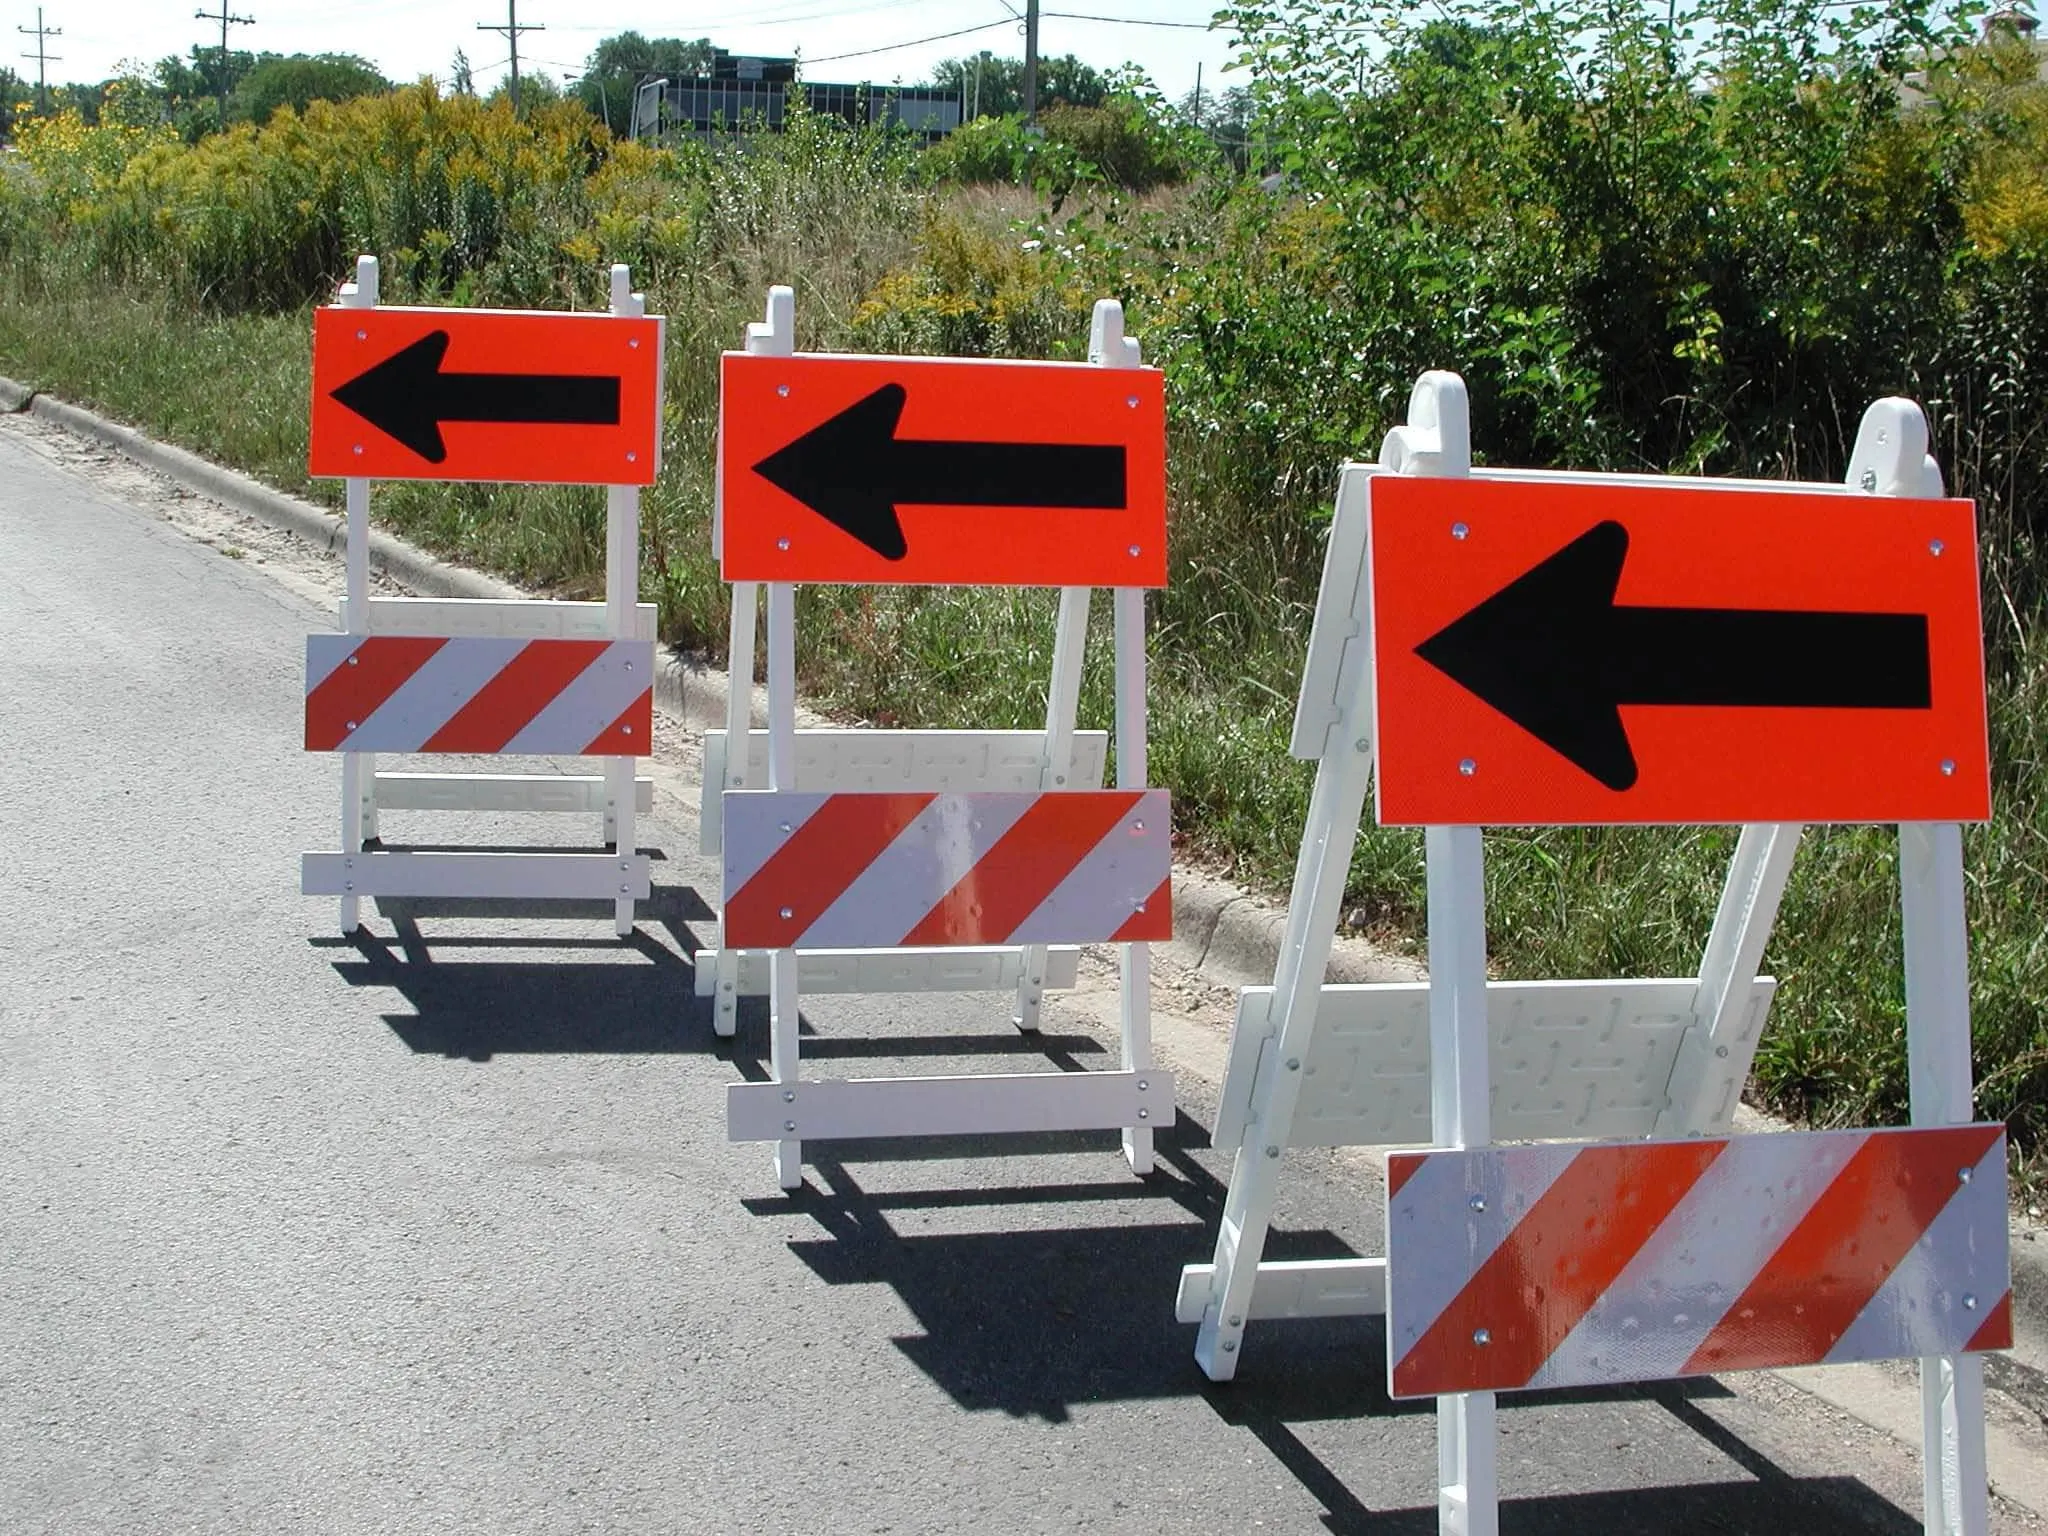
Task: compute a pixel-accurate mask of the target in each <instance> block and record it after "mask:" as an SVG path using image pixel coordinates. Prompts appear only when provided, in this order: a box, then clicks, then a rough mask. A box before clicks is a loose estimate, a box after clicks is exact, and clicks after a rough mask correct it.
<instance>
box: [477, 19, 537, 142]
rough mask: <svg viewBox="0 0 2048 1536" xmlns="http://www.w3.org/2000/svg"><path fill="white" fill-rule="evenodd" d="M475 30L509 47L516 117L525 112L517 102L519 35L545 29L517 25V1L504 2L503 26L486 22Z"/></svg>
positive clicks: (532, 23) (535, 23)
mask: <svg viewBox="0 0 2048 1536" xmlns="http://www.w3.org/2000/svg"><path fill="white" fill-rule="evenodd" d="M476 29H477V31H479V32H495V33H497V34H498V35H499V36H500V37H502V38H504V39H505V41H506V43H508V44H509V45H510V46H511V50H512V115H513V116H514V117H518V116H520V115H521V114H522V113H523V112H524V111H525V107H524V105H523V104H522V103H521V101H520V100H519V34H520V33H522V32H545V31H547V27H546V25H545V24H544V23H541V22H529V23H528V24H527V25H525V26H523V27H522V26H521V25H520V24H519V0H505V25H503V26H502V27H499V26H493V25H492V24H491V23H490V22H488V21H480V22H478V23H477V24H476Z"/></svg>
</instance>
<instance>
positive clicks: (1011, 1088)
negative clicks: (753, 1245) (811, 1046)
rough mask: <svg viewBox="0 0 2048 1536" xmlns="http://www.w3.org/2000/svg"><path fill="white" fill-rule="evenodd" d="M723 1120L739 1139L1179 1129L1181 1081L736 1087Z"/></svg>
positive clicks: (1033, 1079)
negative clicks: (1176, 1092)
mask: <svg viewBox="0 0 2048 1536" xmlns="http://www.w3.org/2000/svg"><path fill="white" fill-rule="evenodd" d="M725 1121H726V1135H727V1137H728V1139H730V1140H732V1141H784V1140H791V1139H795V1140H811V1139H824V1140H838V1139H850V1138H856V1137H864V1136H972V1135H983V1134H995V1133H1002V1132H1019V1131H1094V1130H1103V1131H1107V1130H1118V1129H1123V1128H1130V1129H1137V1128H1139V1127H1147V1126H1149V1127H1155V1128H1156V1127H1161V1126H1168V1125H1171V1124H1173V1074H1172V1073H1170V1072H1161V1071H1158V1070H1156V1069H1148V1070H1144V1071H1129V1072H1023V1073H991V1074H988V1075H986V1076H977V1077H875V1078H855V1079H851V1080H846V1081H838V1082H795V1083H734V1084H732V1085H731V1086H730V1087H728V1088H727V1089H726V1099H725Z"/></svg>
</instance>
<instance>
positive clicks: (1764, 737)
mask: <svg viewBox="0 0 2048 1536" xmlns="http://www.w3.org/2000/svg"><path fill="white" fill-rule="evenodd" d="M1370 508H1371V512H1370V516H1371V543H1372V554H1371V561H1372V583H1373V588H1372V592H1373V629H1374V633H1373V651H1374V665H1375V668H1376V682H1377V688H1378V717H1379V724H1378V748H1377V750H1378V761H1377V767H1378V779H1379V813H1380V820H1381V822H1382V823H1384V824H1387V825H1407V826H1413V825H1451V826H1455V825H1473V824H1493V825H1524V826H1572V825H1612V824H1620V823H1644V822H1769V821H1832V822H1864V821H1873V822H1876V821H1981V820H1983V819H1984V818H1986V817H1987V816H1988V815H1989V814H1990V804H1991V800H1990V767H1989V762H1990V759H1989V752H1988V749H1987V746H1986V734H1985V709H1984V667H1983V646H1982V637H1981V632H1980V630H1979V627H1978V611H1977V554H1976V524H1975V512H1974V508H1973V507H1972V506H1971V504H1970V503H1969V502H1966V501H1905V500H1895V499H1890V498H1881V497H1863V496H1846V495H1839V496H1836V495H1825V494H1821V493H1817V492H1807V493H1798V492H1789V491H1788V492H1776V491H1733V490H1717V489H1707V488H1704V487H1698V486H1680V485H1676V484H1674V485H1669V486H1657V487H1651V488H1643V487H1639V486H1623V485H1618V484H1611V483H1610V484H1597V483H1589V482H1586V481H1579V482H1577V483H1573V482H1571V481H1569V480H1565V479H1563V478H1559V479H1554V480H1553V479H1541V480H1537V479H1521V480H1515V481H1499V480H1485V479H1472V480H1436V479H1400V478H1394V477H1390V476H1376V477H1374V479H1373V480H1372V481H1371V484H1370Z"/></svg>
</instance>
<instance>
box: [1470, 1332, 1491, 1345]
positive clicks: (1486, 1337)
mask: <svg viewBox="0 0 2048 1536" xmlns="http://www.w3.org/2000/svg"><path fill="white" fill-rule="evenodd" d="M1472 1342H1473V1343H1474V1344H1477V1345H1478V1346H1479V1347H1480V1348H1481V1349H1484V1348H1486V1346H1487V1345H1489V1344H1491V1343H1492V1342H1493V1330H1492V1329H1490V1328H1474V1329H1473V1330H1472Z"/></svg>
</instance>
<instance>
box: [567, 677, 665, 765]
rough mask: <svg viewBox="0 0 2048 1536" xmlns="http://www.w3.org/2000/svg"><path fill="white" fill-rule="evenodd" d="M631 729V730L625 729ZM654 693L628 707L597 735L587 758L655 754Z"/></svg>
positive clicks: (586, 750)
mask: <svg viewBox="0 0 2048 1536" xmlns="http://www.w3.org/2000/svg"><path fill="white" fill-rule="evenodd" d="M628 726H631V727H632V729H631V730H628V729H626V727H628ZM653 740H654V690H653V689H652V688H650V689H648V690H647V691H646V692H645V693H643V694H641V695H640V697H639V698H637V699H635V700H634V701H633V702H632V703H631V704H628V705H627V706H626V712H625V713H624V714H622V715H620V716H619V718H618V719H616V720H614V721H613V722H612V723H611V724H610V725H608V726H606V727H605V728H604V729H603V730H602V731H599V732H598V733H597V738H596V739H595V740H594V741H592V742H591V743H590V745H589V746H587V747H585V748H584V749H583V753H582V755H583V756H585V757H649V756H651V755H652V754H653V752H654V745H653Z"/></svg>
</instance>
